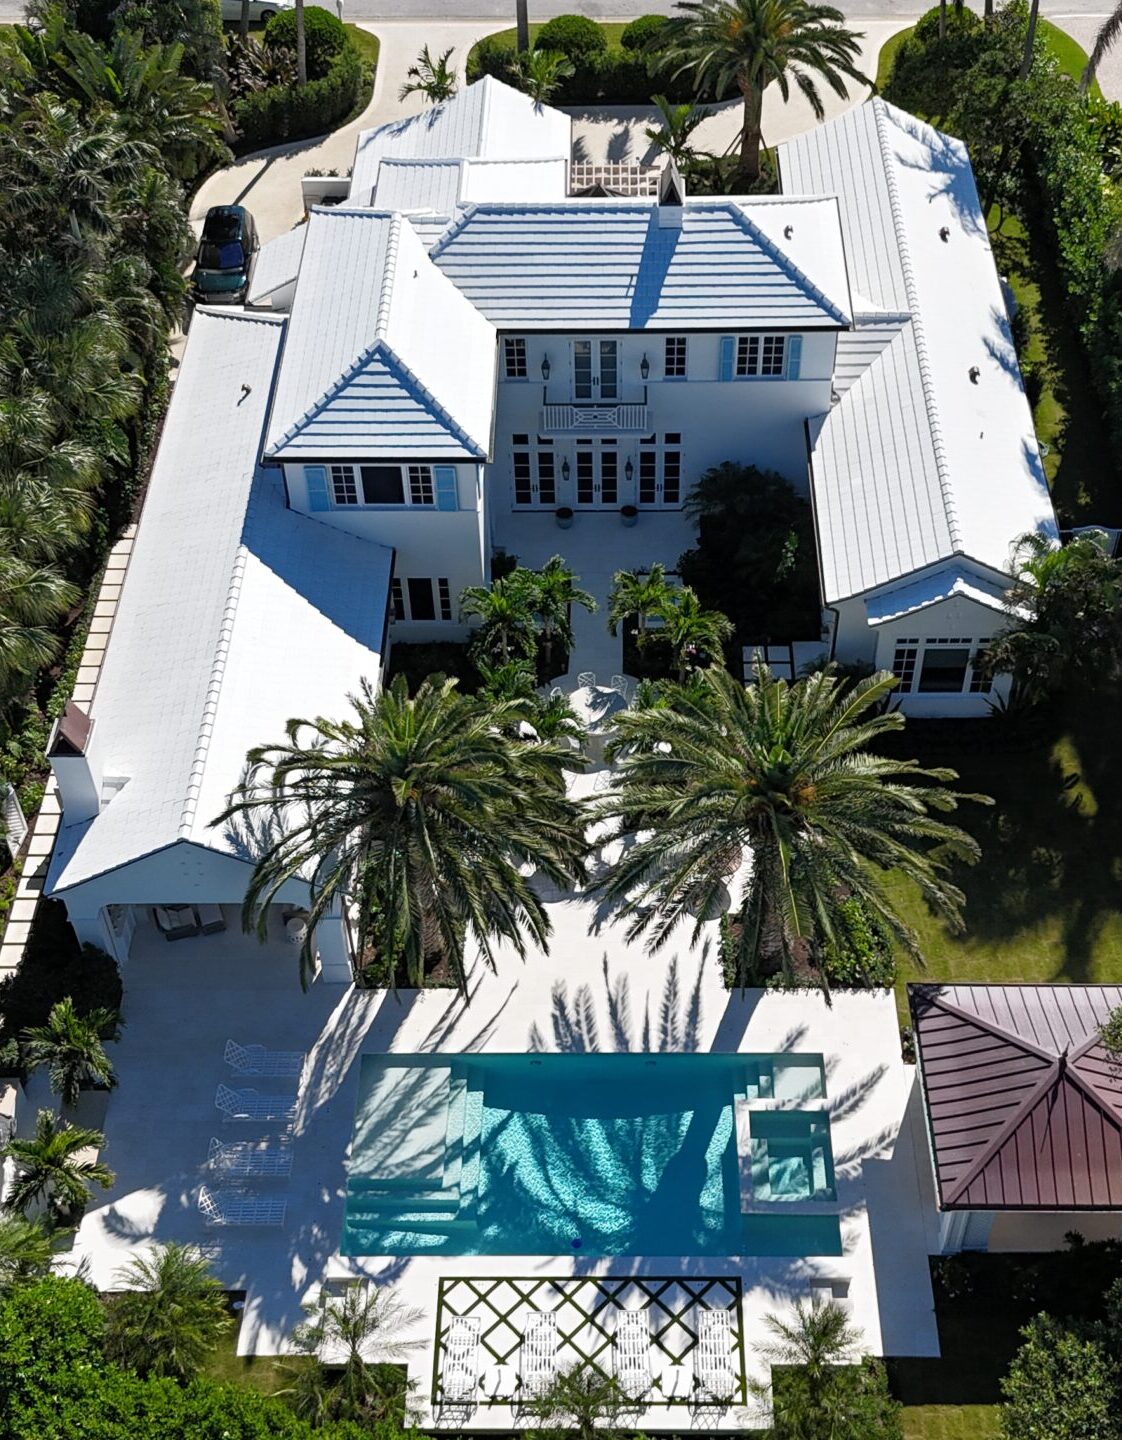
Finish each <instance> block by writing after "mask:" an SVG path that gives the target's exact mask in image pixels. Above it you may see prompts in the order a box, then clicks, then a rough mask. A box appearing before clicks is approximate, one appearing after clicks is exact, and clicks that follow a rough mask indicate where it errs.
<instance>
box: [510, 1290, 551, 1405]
mask: <svg viewBox="0 0 1122 1440" xmlns="http://www.w3.org/2000/svg"><path fill="white" fill-rule="evenodd" d="M556 1378H557V1316H556V1315H555V1314H554V1313H553V1312H552V1311H551V1310H531V1311H530V1313H529V1315H527V1316H526V1326H525V1329H524V1330H523V1331H522V1349H521V1351H520V1352H519V1357H518V1379H519V1381H520V1382H521V1389H520V1391H519V1395H520V1398H521V1399H524V1400H537V1399H539V1398H540V1397H541V1396H542V1395H544V1394H545V1392H546V1391H547V1390H548V1389H549V1387H550V1386H551V1385H552V1384H553V1382H554V1380H556Z"/></svg>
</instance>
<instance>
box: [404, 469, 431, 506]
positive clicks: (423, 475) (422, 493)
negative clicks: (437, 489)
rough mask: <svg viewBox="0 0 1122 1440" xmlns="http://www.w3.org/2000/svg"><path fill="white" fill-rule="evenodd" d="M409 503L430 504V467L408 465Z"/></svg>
mask: <svg viewBox="0 0 1122 1440" xmlns="http://www.w3.org/2000/svg"><path fill="white" fill-rule="evenodd" d="M409 503H410V504H411V505H431V504H432V466H431V465H410V467H409Z"/></svg>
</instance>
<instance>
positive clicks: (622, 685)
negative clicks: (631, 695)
mask: <svg viewBox="0 0 1122 1440" xmlns="http://www.w3.org/2000/svg"><path fill="white" fill-rule="evenodd" d="M609 689H612V690H614V691H615V692H616V694H617V695H622V696H623V698H624V699H625V700H626V699H627V698H628V692H629V691H630V689H631V687H630V686H629V685H628V683H627V676H626V675H613V676H612V683H611V685H610V686H609Z"/></svg>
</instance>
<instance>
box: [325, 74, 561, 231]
mask: <svg viewBox="0 0 1122 1440" xmlns="http://www.w3.org/2000/svg"><path fill="white" fill-rule="evenodd" d="M571 133H572V122H571V121H570V119H569V117H568V116H567V115H564V114H562V112H561V111H560V110H553V109H551V108H550V107H549V106H548V105H535V104H534V102H533V101H532V100H531V99H530V98H529V96H527V95H524V94H522V92H521V91H519V90H515V89H513V88H512V87H511V86H509V85H504V84H502V83H501V81H498V80H494V79H492V78H491V76H489V75H488V76H484V78H483V79H482V80H478V81H476V83H475V84H474V85H469V86H468V87H467V88H466V89H464V90H461V91H460V93H459V94H458V95H457V96H455V98H454V99H452V100H448V101H445V103H444V104H443V105H436V106H434V107H433V108H432V109H431V110H426V111H424V112H423V113H422V114H420V115H411V116H409V117H408V119H405V120H394V121H392V122H391V123H390V124H388V125H381V126H379V127H378V129H376V130H364V131H363V132H362V134H361V135H360V136H359V137H358V143H357V145H356V147H355V159H354V166H353V168H352V170H351V190H350V200H351V203H352V204H354V205H369V204H370V203H371V197H372V196H373V194H374V190H375V187H376V186H377V185H378V184H379V183H380V182H379V173H378V172H379V166H380V165H381V162H382V160H383V159H384V158H385V157H393V158H394V159H399V160H466V159H478V158H490V159H501V160H529V159H539V160H541V159H549V158H559V159H564V160H568V158H569V150H570V146H571ZM377 203H378V204H383V203H385V202H384V201H383V200H381V199H380V200H379V201H378V202H377Z"/></svg>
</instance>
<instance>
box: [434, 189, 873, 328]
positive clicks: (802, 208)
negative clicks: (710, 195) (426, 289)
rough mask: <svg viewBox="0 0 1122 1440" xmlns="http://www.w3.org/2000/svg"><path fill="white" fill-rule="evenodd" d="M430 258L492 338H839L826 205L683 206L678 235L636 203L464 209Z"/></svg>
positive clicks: (839, 276)
mask: <svg viewBox="0 0 1122 1440" xmlns="http://www.w3.org/2000/svg"><path fill="white" fill-rule="evenodd" d="M796 212H797V216H798V224H797V226H796V225H795V224H792V220H791V218H788V217H792V216H793V215H794V214H795V213H796ZM786 228H790V230H791V232H792V239H795V237H796V234H797V246H798V250H797V251H796V248H795V246H793V245H788V244H786V243H785V242H784V240H783V238H782V234H783V230H784V229H786ZM776 230H778V231H779V233H780V237H781V238H780V239H779V240H777V239H776V235H775V233H774V232H775V231H776ZM796 253H798V255H799V258H798V259H796V258H795V256H796ZM432 258H433V260H434V262H435V263H436V264H437V265H438V266H439V267H440V269H441V270H442V271H443V272H444V274H445V275H447V276H448V278H449V279H450V280H451V281H452V282H453V283H454V284H455V286H456V288H457V289H458V290H460V291H461V292H462V294H464V295H466V296H467V298H468V299H469V300H470V301H471V303H472V304H473V305H475V306H476V307H477V308H478V309H479V310H480V311H482V313H483V314H484V315H486V316H487V318H488V320H490V321H492V323H493V324H495V325H496V326H498V327H499V328H501V329H512V328H522V327H527V328H530V327H532V328H537V329H557V330H572V329H578V330H580V329H592V330H595V329H608V330H643V329H648V328H650V329H671V328H675V327H682V326H691V325H692V326H706V327H710V328H718V327H734V326H736V325H747V326H753V327H757V326H768V325H775V326H778V327H782V328H785V329H798V328H803V329H814V328H833V329H836V328H839V327H844V326H848V324H849V320H850V314H849V290H848V285H847V283H846V278H845V259H844V255H843V252H842V241H841V231H840V228H839V224H838V216H837V210H836V208H835V204H834V202H833V201H832V200H830V201H823V200H815V199H810V200H796V201H791V200H780V201H778V202H772V203H770V204H769V203H768V202H767V201H761V202H759V203H753V202H751V201H739V202H738V201H733V200H723V201H717V202H713V201H689V202H687V204H686V205H685V206H684V207H682V216H681V224H680V226H661V225H660V224H659V207H658V205H657V204H656V203H654V202H652V201H651V200H649V199H642V198H640V199H634V200H615V199H612V200H590V199H573V200H569V201H566V202H561V203H557V204H552V205H549V204H534V203H531V204H497V203H496V204H486V205H483V204H481V205H473V206H469V207H468V208H467V210H466V211H465V212H464V214H463V215H462V217H461V218H460V220H459V221H457V223H456V224H455V225H453V226H452V227H451V229H449V230H448V232H447V233H446V234H445V235H444V236H443V237H442V239H441V240H440V241H439V243H438V244H437V245H436V246H435V247H434V248H433V251H432Z"/></svg>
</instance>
